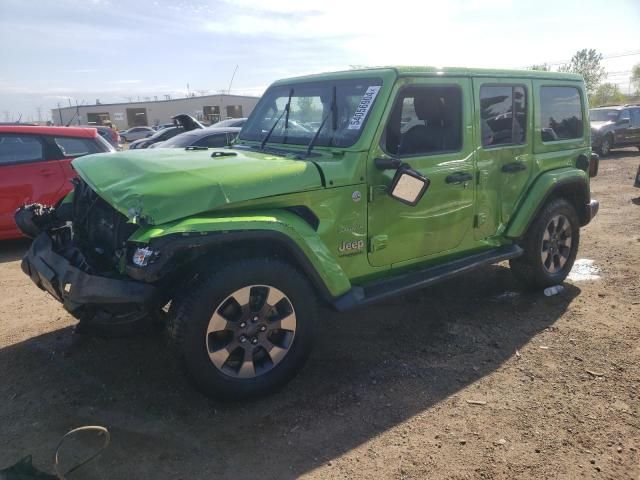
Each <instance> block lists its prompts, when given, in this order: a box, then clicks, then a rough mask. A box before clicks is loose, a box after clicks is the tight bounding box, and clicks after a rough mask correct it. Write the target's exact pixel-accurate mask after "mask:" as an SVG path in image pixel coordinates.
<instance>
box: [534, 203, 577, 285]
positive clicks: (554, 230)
mask: <svg viewBox="0 0 640 480" xmlns="http://www.w3.org/2000/svg"><path fill="white" fill-rule="evenodd" d="M571 233H572V232H571V223H570V222H569V219H568V218H567V217H565V216H564V215H556V216H554V217H553V218H551V220H550V221H549V223H548V224H547V227H546V228H545V230H544V234H543V236H542V249H541V254H540V255H541V258H542V265H543V266H544V268H545V270H546V271H547V272H549V273H557V272H559V271H560V270H562V269H563V268H564V266H565V264H566V263H567V261H568V260H569V256H570V254H571V240H572V239H571Z"/></svg>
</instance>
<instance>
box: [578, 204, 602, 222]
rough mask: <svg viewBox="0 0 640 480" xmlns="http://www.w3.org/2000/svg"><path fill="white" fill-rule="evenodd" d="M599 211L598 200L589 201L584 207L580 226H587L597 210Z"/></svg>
mask: <svg viewBox="0 0 640 480" xmlns="http://www.w3.org/2000/svg"><path fill="white" fill-rule="evenodd" d="M599 209H600V202H598V200H591V201H590V202H589V203H587V204H586V205H585V208H584V216H583V223H582V226H584V225H587V224H588V223H589V222H591V220H593V217H595V216H596V215H597V214H598V210H599Z"/></svg>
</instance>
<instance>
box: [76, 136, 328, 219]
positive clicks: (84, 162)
mask: <svg viewBox="0 0 640 480" xmlns="http://www.w3.org/2000/svg"><path fill="white" fill-rule="evenodd" d="M213 152H225V153H230V152H233V153H236V155H229V156H219V157H212V156H211V155H212V153H213ZM73 167H74V168H75V170H76V171H77V172H78V175H80V177H81V178H82V179H83V180H84V181H85V182H87V184H89V186H90V187H91V188H92V189H93V190H95V191H96V193H97V194H98V195H100V196H101V197H102V198H103V199H104V200H105V201H107V202H108V203H109V204H110V205H112V206H113V207H114V208H115V209H117V210H118V211H120V212H121V213H122V214H124V215H126V216H127V217H129V219H131V220H134V219H135V218H136V217H137V219H142V220H144V221H145V222H147V223H150V224H161V223H165V222H170V221H172V220H177V219H179V218H183V217H187V216H190V215H195V214H198V213H201V212H206V211H210V210H214V209H216V208H219V207H222V206H224V205H228V204H232V203H236V202H242V201H245V200H251V199H256V198H262V197H269V196H273V195H282V194H285V193H293V192H300V191H305V190H313V189H316V188H320V187H321V186H322V182H321V178H320V174H319V172H318V169H317V168H316V166H315V165H314V164H313V163H312V162H309V161H302V160H291V159H287V158H282V157H276V156H272V155H268V154H264V153H260V152H244V151H239V150H233V151H232V150H229V149H217V150H211V149H210V150H183V149H169V148H168V149H153V150H148V149H147V150H135V151H133V152H122V153H110V154H96V155H87V156H85V157H80V158H78V159H76V160H74V161H73Z"/></svg>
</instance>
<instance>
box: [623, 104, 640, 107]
mask: <svg viewBox="0 0 640 480" xmlns="http://www.w3.org/2000/svg"><path fill="white" fill-rule="evenodd" d="M625 107H640V103H627V104H626V105H625Z"/></svg>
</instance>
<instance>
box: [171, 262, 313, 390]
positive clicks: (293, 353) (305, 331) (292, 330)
mask: <svg viewBox="0 0 640 480" xmlns="http://www.w3.org/2000/svg"><path fill="white" fill-rule="evenodd" d="M174 302H175V311H174V313H173V315H172V316H171V318H170V320H169V336H170V339H171V340H173V343H174V344H175V346H176V349H177V352H178V353H179V355H180V356H181V357H182V359H183V361H184V366H185V367H186V370H187V374H188V376H189V377H190V379H191V380H192V381H193V383H194V384H195V386H196V387H197V388H198V389H199V390H200V391H202V392H203V393H204V394H206V395H208V396H211V397H215V398H218V399H222V400H232V399H248V398H255V397H259V396H263V395H266V394H269V393H271V392H273V391H274V390H276V389H278V388H280V387H281V386H282V385H284V384H285V383H287V382H288V381H289V380H290V379H291V378H293V376H294V375H295V374H296V373H297V372H298V370H299V369H300V368H301V367H302V365H303V364H304V362H305V360H306V359H307V357H308V355H309V353H310V352H311V348H312V344H313V339H314V333H315V322H316V313H317V310H318V309H317V301H316V298H315V294H314V291H313V289H312V288H311V286H310V285H309V282H308V281H307V279H306V278H305V277H304V275H302V274H301V273H300V272H298V270H297V269H295V268H294V267H293V266H291V265H289V264H288V263H285V262H283V261H280V260H267V259H259V258H258V259H247V260H242V261H236V262H229V263H227V264H225V265H222V266H221V267H220V268H217V269H216V270H215V271H212V272H209V273H205V274H201V275H199V277H198V278H197V279H196V280H195V282H194V284H193V285H192V286H191V288H190V289H189V291H188V292H186V293H183V294H181V295H179V296H178V297H177V298H175V299H174Z"/></svg>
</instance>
